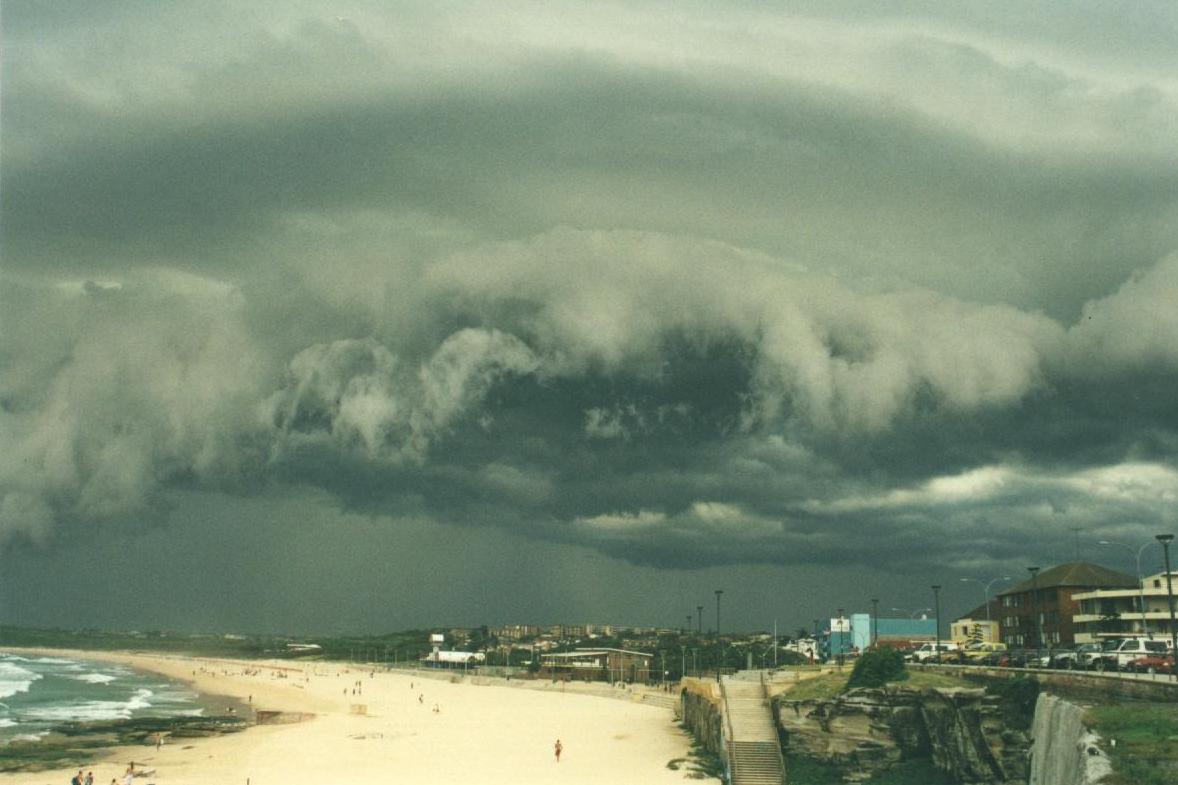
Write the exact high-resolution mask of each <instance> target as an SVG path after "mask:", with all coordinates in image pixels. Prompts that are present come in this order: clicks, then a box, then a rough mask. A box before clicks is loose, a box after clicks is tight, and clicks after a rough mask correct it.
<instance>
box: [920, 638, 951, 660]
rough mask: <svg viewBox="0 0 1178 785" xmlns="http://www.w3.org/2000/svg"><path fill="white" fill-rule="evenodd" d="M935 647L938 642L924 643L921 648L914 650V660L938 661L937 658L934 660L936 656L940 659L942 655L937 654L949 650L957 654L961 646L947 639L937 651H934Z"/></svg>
mask: <svg viewBox="0 0 1178 785" xmlns="http://www.w3.org/2000/svg"><path fill="white" fill-rule="evenodd" d="M935 647H936V644H933V643H926V644H924V645H923V646H921V647H920V648H919V649H917V650H916V651H914V652H912V659H913V661H914V662H934V661H936V660H934V657H936V658H937V659H940V657H939V656H937V655H943V654H945V653H947V652H954V654H955V655H956V652H957V649H958V648H959V647H958V645H957V644H956V643H951V642H949V641H945V642H944V643H942V644H941V645H940V648H937V649H936V651H933V649H934V648H935Z"/></svg>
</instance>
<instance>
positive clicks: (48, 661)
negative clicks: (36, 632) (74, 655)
mask: <svg viewBox="0 0 1178 785" xmlns="http://www.w3.org/2000/svg"><path fill="white" fill-rule="evenodd" d="M28 662H43V663H45V664H46V665H77V662H75V661H74V660H63V659H59V658H57V657H38V658H37V659H35V660H28Z"/></svg>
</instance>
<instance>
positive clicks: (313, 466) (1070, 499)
mask: <svg viewBox="0 0 1178 785" xmlns="http://www.w3.org/2000/svg"><path fill="white" fill-rule="evenodd" d="M0 24H2V26H3V34H4V40H5V51H4V63H3V69H4V79H3V85H2V91H3V93H2V96H0V97H2V100H3V106H4V111H3V116H2V126H3V127H2V132H3V133H2V136H0V139H2V142H0V144H2V156H3V167H2V169H0V192H2V195H3V202H2V215H0V218H2V223H0V226H2V229H0V231H2V235H0V240H2V243H3V246H2V248H3V268H2V270H0V319H2V323H0V327H2V329H0V443H2V444H3V449H2V450H0V591H2V594H0V598H2V604H0V619H3V620H4V621H8V622H17V623H26V624H62V625H83V624H94V625H99V626H138V627H152V626H154V627H167V628H202V629H204V628H208V629H218V628H226V627H234V628H238V629H255V630H291V631H331V630H365V629H367V630H379V629H389V628H395V627H402V626H409V625H419V624H421V625H425V624H440V623H453V624H476V623H481V622H488V623H502V622H508V621H524V620H528V621H557V620H564V621H602V622H617V623H642V624H666V625H676V624H679V623H681V622H683V621H684V620H685V617H686V614H687V613H689V612H691V611H692V610H693V609H694V607H695V606H696V605H697V604H703V605H705V606H707V607H708V608H709V609H711V608H712V599H711V598H712V594H711V591H712V589H714V588H718V587H722V588H724V589H725V590H726V594H725V598H726V599H725V602H726V605H725V612H724V616H725V624H724V626H725V627H728V626H729V625H732V626H735V627H740V628H754V627H760V628H764V627H767V626H769V625H771V624H772V621H773V619H778V620H779V622H780V623H781V625H782V626H783V627H785V628H790V627H793V626H796V625H798V624H806V623H808V621H809V619H811V618H813V617H816V616H829V615H831V614H832V613H833V611H834V609H835V608H836V607H838V606H843V607H846V608H855V609H864V608H866V607H867V605H868V602H867V600H868V598H869V597H871V596H873V595H878V596H880V597H881V605H882V606H883V607H885V608H887V607H892V606H897V607H905V608H910V609H911V608H918V607H923V606H925V605H928V604H930V602H929V600H930V599H931V597H930V592H929V590H928V585H929V584H930V583H933V582H940V583H943V584H945V585H946V587H947V588H946V605H947V606H948V608H949V609H950V610H949V612H953V611H960V610H965V609H966V608H967V607H968V606H970V605H973V604H977V603H978V602H980V600H981V597H980V588H979V587H978V586H977V585H976V584H963V583H961V582H960V581H959V578H961V577H974V578H986V579H989V578H991V577H995V576H999V575H1003V574H1011V573H1013V574H1025V572H1024V568H1025V566H1026V565H1027V564H1029V563H1041V564H1045V565H1046V564H1050V563H1053V562H1055V561H1058V560H1061V559H1065V558H1070V557H1071V556H1072V555H1073V553H1074V547H1075V545H1074V543H1075V538H1074V534H1073V529H1075V528H1079V530H1080V541H1081V548H1082V551H1083V555H1084V556H1086V557H1088V558H1094V559H1097V560H1099V561H1102V562H1103V563H1106V564H1108V565H1109V566H1112V567H1115V568H1119V569H1124V570H1131V569H1132V559H1131V555H1130V554H1129V552H1128V550H1127V549H1118V548H1111V549H1109V548H1103V547H1100V546H1097V545H1096V541H1097V540H1099V539H1112V540H1118V541H1122V542H1125V543H1127V544H1131V545H1134V546H1136V545H1137V544H1139V543H1143V542H1145V541H1146V539H1147V538H1149V537H1151V536H1152V535H1153V534H1154V533H1156V532H1157V531H1163V530H1170V531H1172V530H1174V528H1175V526H1176V525H1178V509H1176V504H1178V457H1176V451H1178V403H1176V401H1178V398H1176V395H1175V390H1176V388H1178V144H1175V140H1176V139H1178V11H1176V10H1175V6H1174V5H1173V4H1172V3H1165V2H1159V3H1148V2H1137V3H1132V4H1128V5H1124V4H1115V3H1107V2H1099V3H1092V4H1083V3H1070V4H1066V5H1061V4H1059V3H1054V2H1043V3H1034V2H1025V1H1023V2H1017V3H1009V4H1004V3H987V4H961V5H958V4H954V3H946V2H942V1H938V2H929V3H918V2H912V3H889V4H887V7H886V8H884V7H881V4H878V3H874V2H864V3H846V4H832V3H829V2H821V3H804V2H799V3H791V4H788V7H786V8H781V9H776V10H770V9H767V8H766V7H765V4H762V3H752V4H748V5H747V6H744V7H742V6H741V5H740V4H737V3H724V4H717V3H702V2H700V3H652V4H643V3H637V2H627V3H618V4H613V5H611V4H598V3H595V4H572V3H568V4H566V3H561V2H553V3H544V4H532V3H528V4H519V5H514V4H511V3H503V2H495V3H484V4H473V3H445V2H437V0H430V2H426V3H421V4H413V3H395V4H390V3H363V2H353V1H352V0H342V1H341V2H337V3H332V4H322V3H317V2H285V1H284V2H281V3H277V2H276V3H254V4H251V5H250V6H249V7H248V8H242V6H241V4H237V3H218V2H204V3H198V4H193V3H163V2H158V1H154V0H153V2H128V1H127V0H120V2H118V3H107V2H95V0H87V2H59V3H53V4H46V3H35V2H20V1H19V0H10V2H6V3H5V4H4V9H3V16H2V17H0ZM1147 554H1148V555H1147V557H1146V562H1148V564H1146V565H1144V566H1146V567H1148V568H1153V567H1154V566H1156V565H1155V564H1153V562H1154V561H1157V558H1158V557H1160V554H1153V553H1152V551H1147ZM710 612H711V611H709V613H710Z"/></svg>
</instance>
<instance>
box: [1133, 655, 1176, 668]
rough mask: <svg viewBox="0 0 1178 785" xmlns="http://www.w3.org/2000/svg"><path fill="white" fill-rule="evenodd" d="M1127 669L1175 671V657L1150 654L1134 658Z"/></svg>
mask: <svg viewBox="0 0 1178 785" xmlns="http://www.w3.org/2000/svg"><path fill="white" fill-rule="evenodd" d="M1126 670H1130V671H1133V672H1134V673H1173V672H1174V659H1173V658H1172V657H1170V656H1169V655H1161V656H1159V655H1157V654H1148V655H1146V656H1144V657H1138V658H1137V659H1135V660H1133V662H1132V663H1130V664H1129V666H1128V667H1127V668H1126Z"/></svg>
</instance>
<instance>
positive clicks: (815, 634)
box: [813, 619, 820, 662]
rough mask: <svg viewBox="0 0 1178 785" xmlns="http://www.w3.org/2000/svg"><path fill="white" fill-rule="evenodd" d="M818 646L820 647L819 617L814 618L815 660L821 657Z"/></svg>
mask: <svg viewBox="0 0 1178 785" xmlns="http://www.w3.org/2000/svg"><path fill="white" fill-rule="evenodd" d="M818 648H819V647H818V619H815V620H814V650H813V651H814V655H813V659H814V661H815V662H818V661H820V659H819V657H818V655H819V654H820V652H819V650H818Z"/></svg>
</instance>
